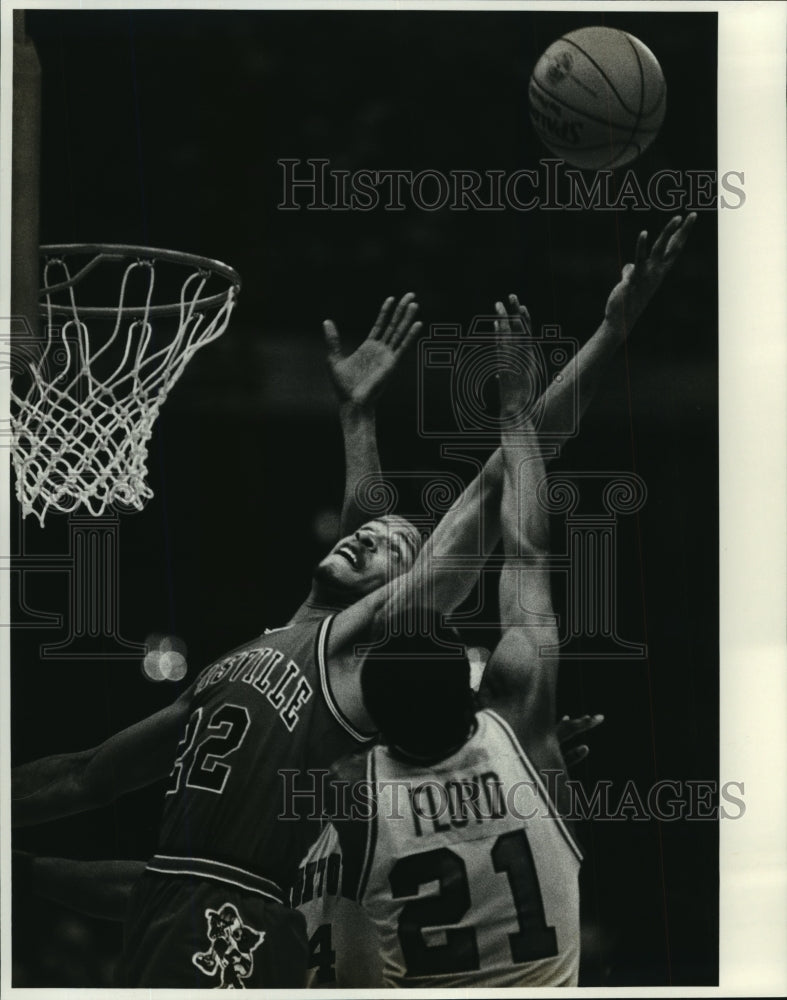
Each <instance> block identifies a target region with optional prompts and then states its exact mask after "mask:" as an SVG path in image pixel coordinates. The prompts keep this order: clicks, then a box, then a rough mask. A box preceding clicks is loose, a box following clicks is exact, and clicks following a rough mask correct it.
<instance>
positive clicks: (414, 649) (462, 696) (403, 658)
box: [361, 616, 475, 760]
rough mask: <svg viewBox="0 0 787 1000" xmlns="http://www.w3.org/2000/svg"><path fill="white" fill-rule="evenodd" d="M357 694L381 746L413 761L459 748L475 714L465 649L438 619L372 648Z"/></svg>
mask: <svg viewBox="0 0 787 1000" xmlns="http://www.w3.org/2000/svg"><path fill="white" fill-rule="evenodd" d="M457 646H459V648H458V649H457ZM361 691H362V694H363V700H364V704H365V706H366V710H367V712H368V713H369V716H370V717H371V719H372V721H373V722H374V724H375V725H376V726H377V728H378V730H379V731H380V736H381V738H382V740H383V742H384V743H386V744H388V745H389V746H391V747H395V748H399V749H401V750H403V751H404V752H405V753H407V754H410V755H411V756H414V757H419V758H424V759H435V760H437V759H440V756H441V755H445V753H447V752H449V751H451V750H452V749H453V748H455V747H457V746H458V745H459V744H460V743H461V742H462V740H463V739H464V737H465V736H466V735H467V733H468V731H469V728H470V724H471V722H472V719H473V716H474V714H475V698H474V695H473V691H472V689H471V687H470V664H469V662H468V659H467V656H466V655H465V651H464V646H463V645H462V643H461V640H460V639H459V636H458V633H457V632H456V630H455V629H448V628H446V627H445V626H443V625H442V624H441V622H440V617H439V616H435V617H434V618H433V619H432V620H431V621H429V623H428V624H427V625H425V626H420V627H419V628H417V629H416V631H415V632H414V633H413V634H409V635H391V636H389V637H387V638H386V639H385V640H384V641H383V642H382V643H381V644H380V645H378V646H375V647H374V648H373V650H371V651H370V652H369V654H368V655H367V657H366V660H365V661H364V664H363V667H362V669H361Z"/></svg>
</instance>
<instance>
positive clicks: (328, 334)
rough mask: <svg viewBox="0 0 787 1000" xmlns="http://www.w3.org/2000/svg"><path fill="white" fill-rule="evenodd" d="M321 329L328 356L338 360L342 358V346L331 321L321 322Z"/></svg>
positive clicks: (337, 332)
mask: <svg viewBox="0 0 787 1000" xmlns="http://www.w3.org/2000/svg"><path fill="white" fill-rule="evenodd" d="M322 329H323V332H324V334H325V343H326V344H327V346H328V354H329V355H330V357H332V358H340V357H341V356H342V345H341V341H340V340H339V331H338V330H337V329H336V326H335V324H334V322H333V320H332V319H326V320H323V324H322Z"/></svg>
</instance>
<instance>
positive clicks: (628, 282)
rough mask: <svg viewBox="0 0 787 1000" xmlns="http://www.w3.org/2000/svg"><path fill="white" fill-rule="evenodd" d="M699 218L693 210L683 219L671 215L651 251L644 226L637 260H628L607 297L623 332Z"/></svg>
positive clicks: (612, 316) (609, 313) (609, 311)
mask: <svg viewBox="0 0 787 1000" xmlns="http://www.w3.org/2000/svg"><path fill="white" fill-rule="evenodd" d="M696 220H697V213H696V212H691V213H690V214H689V215H687V216H686V218H685V219H682V218H681V217H680V216H679V215H676V216H675V217H674V218H672V219H670V221H669V222H668V223H667V225H666V226H665V227H664V229H662V231H661V233H660V235H659V236H658V237H657V239H656V242H655V243H654V244H653V246H652V247H651V249H650V252H648V234H647V231H646V230H643V231H642V232H641V233H640V234H639V237H638V238H637V247H636V250H635V253H634V263H633V264H631V263H629V264H626V265H625V266H624V268H623V270H622V271H621V277H620V281H619V282H618V284H617V285H615V287H614V288H613V289H612V291H611V292H610V296H609V298H608V299H607V308H606V319H607V321H608V322H610V323H613V324H615V325H616V326H619V327H620V331H621V333H623V334H624V335H625V334H627V333H628V332H629V330H630V329H631V328H632V326H633V325H634V323H635V322H636V321H637V320H638V319H639V317H640V316H641V314H642V312H643V310H644V309H645V306H646V305H647V304H648V302H650V300H651V298H652V297H653V295H654V294H655V292H656V289H657V288H658V287H659V285H660V284H661V282H662V281H663V280H664V277H665V275H666V274H667V272H668V271H669V270H670V268H671V267H672V265H673V264H674V263H675V261H676V260H677V259H678V257H679V256H680V254H681V251H682V250H683V247H684V246H685V244H686V240H687V239H688V238H689V233H690V232H691V230H692V227H693V226H694V223H695V222H696Z"/></svg>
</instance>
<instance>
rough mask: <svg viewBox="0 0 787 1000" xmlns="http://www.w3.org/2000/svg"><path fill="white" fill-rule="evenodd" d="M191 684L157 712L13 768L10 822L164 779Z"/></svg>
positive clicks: (24, 822) (67, 810) (51, 815)
mask: <svg viewBox="0 0 787 1000" xmlns="http://www.w3.org/2000/svg"><path fill="white" fill-rule="evenodd" d="M190 698H191V688H189V689H187V690H186V691H184V692H183V694H182V695H181V696H180V697H179V698H178V699H177V701H174V702H173V703H172V704H171V705H168V706H167V707H166V708H163V709H162V710H161V711H160V712H156V713H155V715H151V716H149V717H148V718H147V719H143V720H142V721H141V722H137V723H135V724H134V725H133V726H129V727H128V728H127V729H124V730H122V731H121V732H119V733H116V734H115V735H114V736H110V738H109V739H108V740H105V742H104V743H102V744H100V746H97V747H94V748H92V749H90V750H84V751H81V752H78V753H70V754H58V755H57V756H53V757H42V758H40V759H39V760H34V761H30V762H29V763H27V764H21V765H19V766H18V767H15V768H14V769H13V770H12V772H11V806H12V814H11V815H12V823H13V825H14V826H17V827H20V826H32V825H34V824H36V823H46V822H48V821H49V820H53V819H59V818H60V817H61V816H71V815H73V814H74V813H79V812H85V811H87V810H89V809H96V808H98V807H100V806H103V805H106V804H107V803H108V802H112V801H114V800H115V799H117V798H119V797H120V796H121V795H124V794H126V793H127V792H131V791H133V790H134V789H136V788H143V787H144V786H145V785H151V784H153V782H155V781H158V780H159V779H160V778H164V777H166V775H167V774H169V772H170V770H171V769H172V762H173V760H174V758H175V748H176V746H177V742H178V739H179V737H180V736H181V734H182V732H183V728H184V726H185V724H186V720H187V718H188V708H189V703H190Z"/></svg>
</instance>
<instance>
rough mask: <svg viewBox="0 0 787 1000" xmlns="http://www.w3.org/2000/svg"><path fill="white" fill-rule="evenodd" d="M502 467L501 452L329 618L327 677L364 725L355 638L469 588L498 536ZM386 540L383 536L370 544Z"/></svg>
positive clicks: (444, 607) (454, 602)
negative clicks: (408, 551)
mask: <svg viewBox="0 0 787 1000" xmlns="http://www.w3.org/2000/svg"><path fill="white" fill-rule="evenodd" d="M502 468H503V463H502V458H501V456H500V455H499V453H498V454H497V455H496V456H493V458H492V459H491V460H490V461H489V462H487V464H486V466H485V468H484V470H483V472H482V473H481V474H479V475H478V476H477V477H476V478H475V479H474V480H473V482H472V483H471V484H470V485H469V486H468V487H467V489H466V490H465V491H464V493H463V494H462V495H461V496H460V497H459V499H458V500H457V501H456V502H455V503H454V505H453V506H452V507H451V509H450V510H449V511H448V512H447V513H446V514H445V515H444V517H443V518H442V520H441V521H440V523H439V524H438V525H437V527H436V528H435V530H434V532H433V533H432V535H431V537H430V538H429V539H428V540H427V541H426V542H425V543H424V545H423V547H422V548H421V550H420V552H419V553H418V555H417V557H416V558H415V561H414V562H413V564H412V566H411V567H410V568H409V569H408V570H406V571H405V572H403V573H401V575H398V576H395V577H394V578H393V579H390V577H389V582H387V583H384V584H383V585H382V586H380V587H378V588H377V589H375V590H373V591H371V592H370V593H368V594H367V595H366V596H364V597H363V598H361V600H359V601H357V602H356V603H355V604H352V605H351V606H350V607H347V608H345V609H344V610H343V611H340V612H339V614H337V616H336V618H335V619H334V622H333V625H332V628H331V631H330V634H329V638H328V671H329V676H330V683H331V687H332V690H333V694H334V696H335V698H336V700H337V702H338V703H339V706H340V708H341V710H342V712H343V713H344V714H345V715H346V716H347V718H348V719H349V720H350V721H351V722H352V723H353V724H354V725H356V726H358V727H359V728H360V729H362V730H368V729H369V727H370V719H369V716H368V714H367V712H366V709H365V707H364V704H363V698H362V695H361V687H360V666H361V662H362V657H359V655H358V652H357V650H358V646H359V645H362V644H363V643H369V642H373V641H375V640H376V639H378V638H381V637H382V636H383V635H385V634H386V631H387V629H388V627H389V625H391V624H392V623H393V624H394V625H395V626H396V625H397V624H400V623H401V621H402V619H404V618H406V617H407V616H412V615H414V614H417V613H418V612H419V611H420V610H425V611H433V612H435V611H436V612H440V613H443V614H448V613H450V612H451V611H453V610H454V609H455V608H456V607H458V606H459V604H461V603H462V601H463V600H464V599H465V598H466V597H467V596H468V594H469V593H470V591H471V590H472V588H473V586H474V585H475V584H476V583H477V581H478V578H479V576H480V572H481V570H482V568H483V566H484V563H485V561H486V559H487V558H488V556H489V555H490V554H491V553H492V551H493V550H494V548H495V546H496V545H497V542H498V541H499V539H500V517H499V507H500V490H501V486H502ZM384 543H385V539H384V538H383V537H382V536H380V537H379V538H378V539H377V541H376V543H375V544H384ZM397 619H398V621H397Z"/></svg>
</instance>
